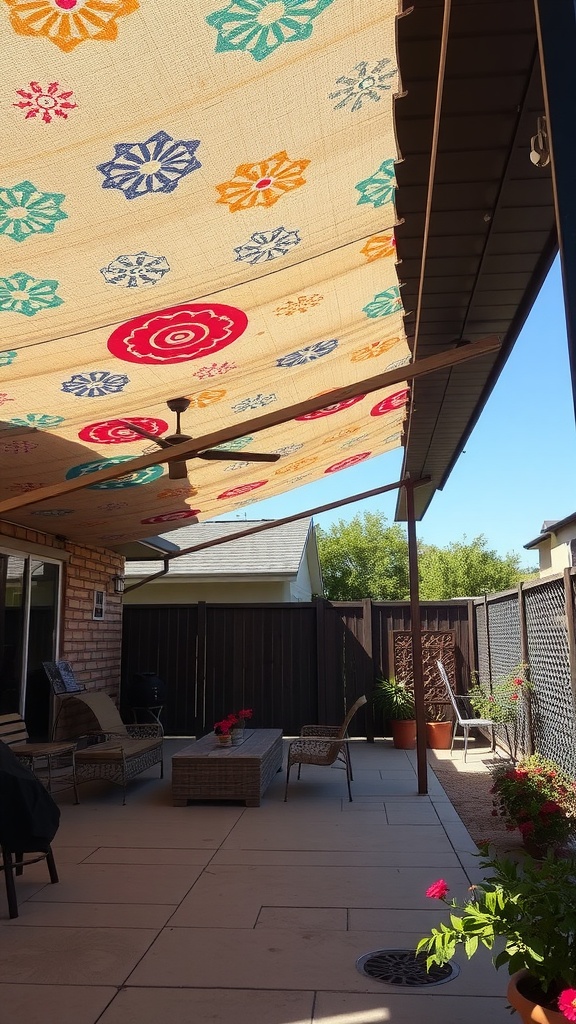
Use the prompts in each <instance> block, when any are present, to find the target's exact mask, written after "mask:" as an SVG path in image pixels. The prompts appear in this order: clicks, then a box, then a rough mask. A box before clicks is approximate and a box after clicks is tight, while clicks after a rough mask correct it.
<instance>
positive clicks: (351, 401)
mask: <svg viewBox="0 0 576 1024" xmlns="http://www.w3.org/2000/svg"><path fill="white" fill-rule="evenodd" d="M365 397H366V395H356V398H346V399H345V400H344V401H343V402H336V404H335V405H327V406H325V408H324V409H317V410H316V412H307V413H306V415H305V416H296V419H297V420H317V419H320V417H321V416H333V415H334V413H335V412H340V410H341V409H349V408H350V407H351V406H352V405H356V402H361V401H362V399H363V398H365Z"/></svg>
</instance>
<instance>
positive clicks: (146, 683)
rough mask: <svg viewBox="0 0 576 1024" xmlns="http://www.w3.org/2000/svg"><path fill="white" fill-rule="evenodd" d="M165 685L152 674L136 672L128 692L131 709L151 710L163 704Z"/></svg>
mask: <svg viewBox="0 0 576 1024" xmlns="http://www.w3.org/2000/svg"><path fill="white" fill-rule="evenodd" d="M165 696H166V684H165V683H164V682H162V680H161V679H159V678H158V676H157V675H156V674H155V673H154V672H136V673H135V674H134V675H133V676H132V682H131V684H130V687H129V690H128V697H129V700H130V704H131V706H132V707H133V708H152V707H158V706H159V705H160V704H164V703H165V700H164V698H165Z"/></svg>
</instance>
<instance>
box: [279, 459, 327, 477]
mask: <svg viewBox="0 0 576 1024" xmlns="http://www.w3.org/2000/svg"><path fill="white" fill-rule="evenodd" d="M315 462H318V459H317V457H316V456H315V455H306V456H305V457H304V458H303V459H297V460H296V462H291V463H290V465H289V466H281V467H280V469H275V470H274V476H286V475H287V474H288V473H297V472H298V470H299V469H305V468H306V466H313V465H314V463H315Z"/></svg>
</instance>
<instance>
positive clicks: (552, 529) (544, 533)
mask: <svg viewBox="0 0 576 1024" xmlns="http://www.w3.org/2000/svg"><path fill="white" fill-rule="evenodd" d="M575 521H576V512H572V513H571V515H569V516H565V517H564V519H545V520H544V522H543V523H542V529H541V532H540V536H539V537H535V538H534V540H530V541H528V543H527V544H525V545H524V547H525V548H526V549H528V550H530V548H535V547H538V545H539V544H541V543H542V541H543V540H547V539H548V537H549V536H550V535H551V534H552V533H558V530H561V529H562V527H563V526H570V523H573V522H575Z"/></svg>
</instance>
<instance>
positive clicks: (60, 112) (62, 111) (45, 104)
mask: <svg viewBox="0 0 576 1024" xmlns="http://www.w3.org/2000/svg"><path fill="white" fill-rule="evenodd" d="M16 95H17V96H20V97H21V99H20V100H19V101H18V103H13V104H12V106H13V107H18V108H19V109H20V110H22V111H25V114H24V120H25V121H30V120H31V119H35V120H36V121H38V122H41V123H42V124H52V122H53V121H54V120H55V119H60V120H62V121H66V120H67V118H68V111H69V110H76V107H77V106H78V104H77V103H73V102H72V99H73V97H74V93H73V91H72V89H64V88H63V86H61V85H60V83H59V82H50V83H49V84H48V85H47V86H42V85H40V83H39V82H30V85H29V86H28V88H27V89H16Z"/></svg>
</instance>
